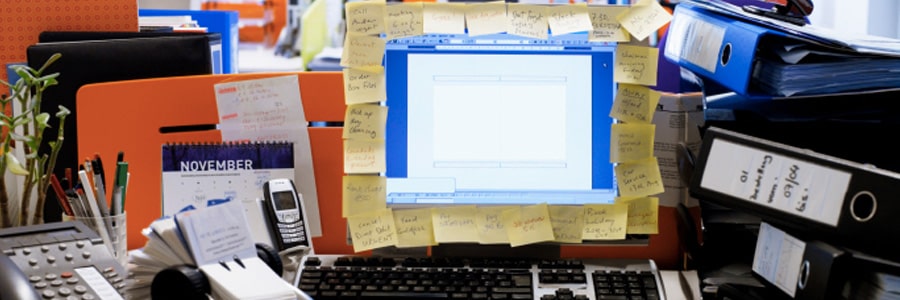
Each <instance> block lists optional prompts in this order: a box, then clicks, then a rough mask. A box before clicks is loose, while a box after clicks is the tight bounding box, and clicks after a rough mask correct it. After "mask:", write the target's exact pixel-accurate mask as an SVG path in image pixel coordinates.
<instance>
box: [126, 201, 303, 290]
mask: <svg viewBox="0 0 900 300" xmlns="http://www.w3.org/2000/svg"><path fill="white" fill-rule="evenodd" d="M143 234H144V235H145V236H146V237H147V238H148V239H147V243H146V244H145V245H144V247H143V248H141V249H136V250H133V251H131V252H130V258H129V263H128V266H127V268H128V271H129V272H131V273H132V274H134V284H133V285H132V287H131V289H130V290H129V291H128V293H127V294H128V298H129V299H149V298H150V297H151V295H150V286H151V284H152V282H153V277H154V276H156V274H157V273H159V272H160V271H162V270H164V269H166V268H168V267H171V266H177V265H192V266H199V267H198V268H199V270H200V271H201V272H203V274H204V275H206V278H207V279H208V280H209V284H210V288H211V290H212V295H211V296H212V298H213V299H217V300H227V299H297V298H298V294H297V291H298V290H296V289H294V288H293V287H292V286H291V285H290V284H289V283H288V282H286V281H284V280H283V279H282V278H281V277H279V276H278V275H277V274H276V273H275V272H274V271H272V269H271V268H270V267H269V266H268V265H267V264H266V263H265V262H263V261H262V260H261V259H260V258H259V257H258V256H257V254H256V245H255V243H254V241H253V238H252V237H251V234H250V230H249V227H248V226H247V221H246V216H245V215H244V208H243V206H242V205H241V204H240V203H239V202H238V201H226V202H222V203H219V204H216V205H214V206H209V207H205V208H201V209H194V210H187V211H183V212H180V213H178V214H176V215H175V216H174V217H165V218H162V219H158V220H156V221H154V222H153V223H151V224H150V226H149V227H148V228H146V229H144V231H143ZM248 282H252V284H248Z"/></svg>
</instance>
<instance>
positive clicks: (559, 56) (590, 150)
mask: <svg viewBox="0 0 900 300" xmlns="http://www.w3.org/2000/svg"><path fill="white" fill-rule="evenodd" d="M614 54H615V45H614V44H608V43H599V42H589V41H588V39H587V36H586V35H585V34H584V33H576V34H570V35H563V36H555V37H550V38H549V39H531V38H525V37H519V36H514V35H506V34H496V35H485V36H477V37H468V36H466V35H425V36H416V37H410V38H403V39H394V40H389V41H388V44H387V47H386V50H385V73H386V78H387V79H386V89H387V101H386V105H387V106H388V108H389V109H388V121H387V132H386V134H385V137H386V141H385V142H386V150H387V151H386V152H387V157H386V162H387V168H386V176H387V186H386V189H387V203H388V205H389V206H394V207H399V206H415V205H438V204H466V205H469V204H475V205H518V204H521V205H528V204H539V203H547V204H551V205H564V204H570V205H572V204H587V203H597V204H609V203H613V202H614V198H615V196H616V195H617V191H616V183H615V176H614V171H613V164H612V163H610V161H609V160H610V159H609V151H610V144H609V141H610V138H609V134H610V125H611V124H612V123H613V119H612V118H610V117H609V112H610V108H611V107H612V102H613V98H614V95H615V89H614V87H615V84H614V82H613V57H614Z"/></svg>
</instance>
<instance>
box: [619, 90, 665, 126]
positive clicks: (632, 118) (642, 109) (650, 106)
mask: <svg viewBox="0 0 900 300" xmlns="http://www.w3.org/2000/svg"><path fill="white" fill-rule="evenodd" d="M660 97H662V95H661V94H660V93H659V92H657V91H654V90H652V89H650V88H649V87H646V86H643V85H634V84H626V83H621V84H619V89H618V91H617V92H616V100H615V101H613V107H612V109H611V110H610V112H609V116H610V117H611V118H615V119H618V120H621V121H625V122H629V123H650V122H652V121H653V114H654V113H656V105H657V104H659V98H660Z"/></svg>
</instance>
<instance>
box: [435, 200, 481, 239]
mask: <svg viewBox="0 0 900 300" xmlns="http://www.w3.org/2000/svg"><path fill="white" fill-rule="evenodd" d="M476 215H477V210H476V208H475V205H463V206H448V207H435V208H432V210H431V221H432V225H433V226H434V240H435V241H437V242H438V243H444V242H449V243H452V242H478V228H476V226H475V216H476Z"/></svg>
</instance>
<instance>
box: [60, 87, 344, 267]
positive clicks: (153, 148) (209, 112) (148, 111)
mask: <svg viewBox="0 0 900 300" xmlns="http://www.w3.org/2000/svg"><path fill="white" fill-rule="evenodd" d="M290 74H295V75H297V76H299V82H300V97H301V98H302V99H303V109H304V112H305V114H306V119H307V120H309V121H330V122H341V121H343V119H344V111H345V110H346V106H345V105H344V93H343V89H344V88H343V81H342V77H341V72H315V73H303V72H300V73H297V72H292V73H247V74H223V75H199V76H184V77H168V78H154V79H144V80H130V81H117V82H107V83H97V84H89V85H85V86H83V87H82V88H81V89H80V90H79V91H78V95H77V101H76V105H77V107H78V108H77V109H78V114H79V115H78V126H77V130H78V134H79V136H78V153H79V155H80V156H85V155H93V154H94V153H99V154H100V155H101V157H116V154H117V153H118V152H119V151H124V152H125V160H126V161H128V162H129V170H130V172H131V178H130V179H129V186H128V192H127V197H126V203H125V211H126V212H127V214H128V248H129V249H135V248H140V247H143V246H144V244H145V243H146V238H145V237H144V236H143V235H142V234H141V230H142V229H143V228H145V227H147V226H148V225H150V223H151V222H152V221H153V220H155V219H157V218H159V217H160V216H161V214H162V212H161V203H162V196H161V177H162V175H161V174H162V173H161V172H162V154H161V152H160V151H161V149H162V145H163V144H164V143H166V142H202V141H221V138H222V135H221V133H220V132H219V130H215V129H210V130H204V131H196V132H179V133H161V132H160V128H165V127H172V126H189V125H213V124H217V123H218V110H217V107H216V98H215V92H214V90H213V86H214V85H215V84H216V83H220V82H224V81H237V80H249V79H257V78H264V77H271V76H283V75H290ZM309 136H310V144H311V147H312V149H311V151H312V155H313V159H314V161H313V168H314V172H315V176H316V189H317V192H318V196H319V199H320V201H319V210H320V211H319V212H320V215H321V222H322V232H323V235H322V236H321V237H318V238H315V239H314V240H313V244H314V245H316V251H317V252H319V251H322V252H321V253H352V251H353V250H352V247H351V246H349V245H347V242H346V232H347V231H346V225H345V222H344V220H343V218H342V217H341V200H340V199H341V178H342V176H343V173H342V172H343V165H342V164H343V140H342V139H341V128H340V127H310V128H309ZM104 167H105V168H106V169H107V170H105V171H106V172H107V173H106V174H114V171H115V170H114V168H115V166H114V164H107V165H104ZM335 199H336V200H335Z"/></svg>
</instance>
